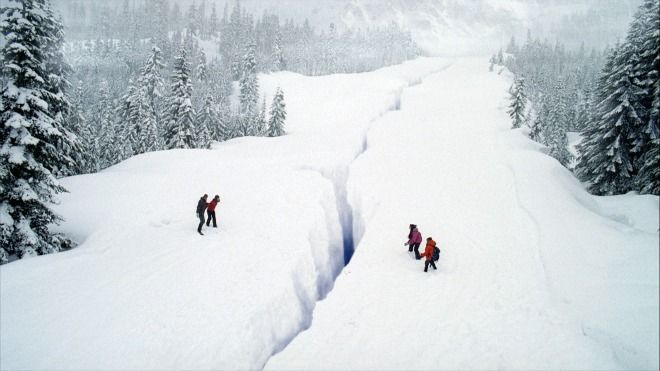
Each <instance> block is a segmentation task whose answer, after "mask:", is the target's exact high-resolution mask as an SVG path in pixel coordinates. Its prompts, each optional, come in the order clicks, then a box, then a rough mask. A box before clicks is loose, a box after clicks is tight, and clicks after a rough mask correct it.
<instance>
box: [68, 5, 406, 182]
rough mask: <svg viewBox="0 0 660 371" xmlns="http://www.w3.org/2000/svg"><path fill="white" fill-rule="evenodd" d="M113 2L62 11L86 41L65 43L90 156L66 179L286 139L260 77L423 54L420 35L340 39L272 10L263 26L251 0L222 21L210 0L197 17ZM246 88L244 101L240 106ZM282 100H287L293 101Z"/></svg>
mask: <svg viewBox="0 0 660 371" xmlns="http://www.w3.org/2000/svg"><path fill="white" fill-rule="evenodd" d="M113 6H116V3H114V2H100V1H99V2H83V1H72V2H69V3H68V5H66V6H62V11H63V12H64V14H65V19H66V24H67V30H69V31H70V32H69V34H68V35H69V36H70V37H71V39H72V40H76V41H71V42H68V43H67V44H66V47H65V52H66V55H67V58H68V61H70V63H71V65H72V70H73V72H72V74H71V75H70V77H69V80H70V81H71V82H72V85H73V86H72V88H73V89H72V90H73V91H74V94H72V97H71V103H72V109H71V112H70V114H71V116H70V118H69V120H68V121H69V122H71V123H72V131H73V132H74V133H76V134H77V135H78V136H79V137H80V140H81V142H82V144H83V147H84V148H85V150H84V151H83V152H82V153H81V154H80V155H79V156H78V158H77V159H76V163H77V164H78V165H79V166H78V167H77V168H76V169H74V170H73V172H72V173H65V174H61V175H71V174H78V173H88V172H94V171H98V170H100V169H103V168H105V167H108V166H110V165H112V164H114V163H117V162H119V161H122V160H123V159H126V158H128V157H130V156H132V155H134V154H139V153H143V152H148V151H153V150H158V149H169V148H205V147H208V145H209V143H210V142H212V141H223V140H227V139H231V138H235V137H239V136H246V135H256V136H259V135H274V133H283V132H284V131H283V129H282V128H281V127H271V125H269V121H272V119H271V118H272V117H273V116H272V112H271V111H273V108H272V107H275V106H277V107H280V108H282V109H283V108H284V104H283V102H282V103H277V104H276V103H275V102H264V101H263V98H262V96H261V95H260V93H259V86H258V80H257V77H256V76H257V74H258V73H259V72H270V71H279V70H290V71H296V72H301V73H305V74H313V75H314V74H326V73H335V72H359V71H365V70H371V69H375V68H378V67H382V66H385V65H389V64H394V63H400V62H402V61H403V60H406V59H408V58H412V57H414V56H417V55H418V54H419V50H418V49H417V47H416V46H415V44H414V43H413V42H412V40H411V38H410V35H409V34H408V33H406V32H403V31H402V30H400V29H399V28H398V27H396V26H394V25H392V26H390V27H386V28H383V29H372V30H365V31H359V30H358V31H355V32H346V33H343V34H341V35H340V34H338V33H337V32H336V30H335V28H334V26H333V25H330V28H329V30H328V31H327V32H320V33H317V32H316V31H314V30H313V29H312V28H311V27H310V26H309V24H308V22H306V21H305V22H304V23H303V24H302V25H297V24H295V23H294V22H293V21H292V20H287V21H286V22H285V23H283V24H282V23H280V20H279V18H278V17H277V16H275V15H269V14H264V15H262V16H261V17H260V18H258V19H256V20H255V17H254V15H252V14H250V13H249V12H247V11H246V10H245V9H243V8H242V7H241V4H240V2H239V1H236V3H235V5H234V7H233V8H231V10H230V8H229V7H228V6H225V8H224V10H223V13H222V16H220V15H219V14H218V12H217V10H216V8H215V3H213V4H212V5H211V6H210V7H208V6H207V5H206V3H205V2H204V1H202V2H201V3H199V5H196V4H195V3H194V2H193V3H191V5H190V7H189V8H188V9H187V10H186V11H185V12H183V11H182V10H181V9H179V5H178V4H177V3H176V2H174V3H173V4H172V5H171V6H170V3H169V2H168V1H166V0H145V1H128V0H125V1H124V2H123V4H122V5H121V6H120V7H117V8H113ZM209 8H210V9H209ZM215 51H217V53H216V52H215ZM206 52H208V53H209V54H211V53H212V55H215V56H214V57H212V58H207V54H206ZM234 81H238V85H239V88H240V104H238V105H235V104H234V105H232V103H231V102H230V99H229V98H230V96H231V95H232V92H233V91H232V89H233V86H232V84H233V82H234ZM182 84H183V85H185V86H186V87H185V88H183V87H182ZM278 97H279V98H278V99H280V101H282V100H283V93H281V94H280V95H279V96H278ZM188 99H189V100H188ZM188 103H189V105H188V106H185V107H183V106H181V104H188ZM267 104H268V105H270V106H271V108H270V109H268V107H267ZM180 115H182V116H180ZM269 117H271V118H269ZM276 117H280V118H282V119H283V118H284V117H285V112H283V113H276ZM275 124H277V125H283V122H281V123H280V122H277V123H275ZM174 126H177V127H174ZM183 133H185V134H183ZM174 136H176V137H177V138H174ZM181 136H185V137H186V139H185V140H183V139H180V138H179V137H181ZM126 138H128V139H129V140H126ZM145 141H148V142H145ZM174 143H177V144H176V145H175V144H174Z"/></svg>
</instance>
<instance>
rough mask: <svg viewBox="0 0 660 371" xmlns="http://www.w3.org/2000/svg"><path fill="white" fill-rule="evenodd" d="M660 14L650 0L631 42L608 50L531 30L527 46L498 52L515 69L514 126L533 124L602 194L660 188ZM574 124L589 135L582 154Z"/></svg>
mask: <svg viewBox="0 0 660 371" xmlns="http://www.w3.org/2000/svg"><path fill="white" fill-rule="evenodd" d="M658 14H659V13H658V2H657V1H655V0H645V1H644V3H643V4H642V5H641V6H640V8H639V10H638V11H637V13H636V15H635V17H634V21H633V22H632V24H631V26H630V29H629V32H628V35H627V37H626V40H625V42H624V43H622V44H619V45H616V46H615V47H614V48H612V49H609V50H606V51H605V53H604V54H601V53H599V52H597V51H593V50H592V51H591V52H590V53H588V54H587V53H585V49H584V47H582V48H580V50H579V51H578V52H567V51H565V50H564V48H563V47H562V46H561V44H556V45H555V47H550V45H548V43H541V42H539V41H538V40H536V41H532V40H531V38H529V37H528V39H527V42H526V43H525V45H524V46H523V47H522V48H520V49H519V48H517V47H516V46H515V42H513V41H512V43H510V44H509V46H508V47H507V49H506V53H502V52H500V53H498V54H497V55H495V56H493V58H492V59H491V67H492V66H494V65H495V64H502V65H504V66H506V67H507V68H509V69H510V70H511V71H512V72H513V73H514V75H515V82H514V84H513V86H512V87H511V105H510V108H509V114H510V115H511V118H512V121H513V127H514V128H516V127H521V126H523V125H525V126H527V127H529V128H530V137H531V138H532V139H534V140H536V141H538V142H539V143H542V144H544V145H546V146H547V147H548V150H549V154H550V155H551V156H553V157H555V158H556V159H557V160H558V161H559V162H561V163H562V164H563V165H564V166H567V167H571V168H573V170H574V172H575V174H576V175H577V176H578V177H579V178H580V179H581V180H582V181H583V182H585V184H586V185H587V187H588V189H589V191H590V192H592V193H594V194H598V195H612V194H622V193H627V192H629V191H637V192H640V193H651V194H655V195H660V170H659V169H660V157H659V153H658V151H659V150H660V148H659V147H660V141H659V138H660V129H659V127H658V107H659V103H658V95H659V93H660V90H659V88H658V79H659V75H660V57H659V55H660V53H659V52H660V50H659V46H658V45H659V39H660V28H659V26H660V25H659V24H658ZM603 65H604V67H603ZM596 69H598V70H596ZM567 131H576V132H580V133H581V134H582V137H583V139H582V142H581V143H580V145H578V147H577V149H578V158H577V159H574V158H573V156H572V155H571V153H570V152H569V151H568V148H567V147H568V141H567V138H566V132H567Z"/></svg>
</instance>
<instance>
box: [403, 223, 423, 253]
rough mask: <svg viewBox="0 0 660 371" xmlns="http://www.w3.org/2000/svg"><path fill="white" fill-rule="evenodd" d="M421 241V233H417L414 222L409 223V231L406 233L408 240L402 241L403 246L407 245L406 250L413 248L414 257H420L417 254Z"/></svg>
mask: <svg viewBox="0 0 660 371" xmlns="http://www.w3.org/2000/svg"><path fill="white" fill-rule="evenodd" d="M421 243H422V234H421V233H419V230H418V229H417V226H416V225H415V224H411V225H410V233H408V242H406V243H404V244H403V245H404V246H408V251H409V252H412V251H413V249H414V250H415V259H417V260H419V259H421V257H420V255H419V245H420V244H421Z"/></svg>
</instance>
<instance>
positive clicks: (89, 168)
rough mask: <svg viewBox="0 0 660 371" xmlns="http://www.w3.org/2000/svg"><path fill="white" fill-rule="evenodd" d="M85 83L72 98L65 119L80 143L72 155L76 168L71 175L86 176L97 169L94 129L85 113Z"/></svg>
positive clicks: (80, 84) (79, 83)
mask: <svg viewBox="0 0 660 371" xmlns="http://www.w3.org/2000/svg"><path fill="white" fill-rule="evenodd" d="M83 96H84V92H83V83H82V81H79V82H78V84H77V86H76V90H75V92H74V93H73V96H72V97H71V106H70V109H69V112H68V115H67V117H66V118H65V120H66V123H67V127H68V128H69V130H70V131H71V133H73V134H74V135H75V136H76V138H77V141H78V142H79V143H80V146H79V147H78V148H79V151H75V152H72V153H71V156H72V159H73V162H74V164H76V167H75V168H74V169H73V170H74V173H73V174H70V175H77V174H85V173H90V172H93V171H94V169H95V168H96V159H95V158H94V156H93V155H92V153H93V151H94V146H93V137H92V136H93V135H92V128H91V127H90V124H89V122H88V120H87V118H86V117H85V115H84V113H83V106H84V102H83Z"/></svg>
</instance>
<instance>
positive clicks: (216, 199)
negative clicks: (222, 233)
mask: <svg viewBox="0 0 660 371" xmlns="http://www.w3.org/2000/svg"><path fill="white" fill-rule="evenodd" d="M218 202H220V196H218V195H215V197H213V199H212V200H211V202H209V205H208V207H207V208H206V214H207V215H208V219H206V226H207V227H208V226H209V224H211V219H213V228H218V225H217V224H216V223H215V206H216V205H217V204H218Z"/></svg>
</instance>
